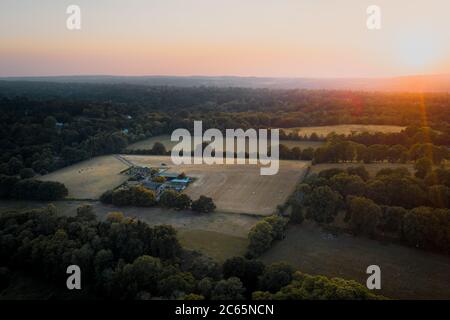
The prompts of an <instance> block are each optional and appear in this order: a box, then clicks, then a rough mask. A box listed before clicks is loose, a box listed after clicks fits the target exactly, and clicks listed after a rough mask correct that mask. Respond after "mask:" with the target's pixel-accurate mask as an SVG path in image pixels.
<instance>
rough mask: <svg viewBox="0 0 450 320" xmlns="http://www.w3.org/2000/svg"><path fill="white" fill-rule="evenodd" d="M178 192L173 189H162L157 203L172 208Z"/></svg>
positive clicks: (175, 202)
mask: <svg viewBox="0 0 450 320" xmlns="http://www.w3.org/2000/svg"><path fill="white" fill-rule="evenodd" d="M177 198H178V192H176V191H175V190H171V189H169V190H164V192H163V193H162V194H161V195H160V197H159V204H160V205H161V206H163V207H166V208H173V207H175V206H176V204H177Z"/></svg>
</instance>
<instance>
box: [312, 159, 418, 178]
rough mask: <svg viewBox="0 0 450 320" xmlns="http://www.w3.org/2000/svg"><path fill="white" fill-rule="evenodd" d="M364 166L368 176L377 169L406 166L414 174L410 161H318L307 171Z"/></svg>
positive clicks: (374, 173) (317, 171)
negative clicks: (366, 162)
mask: <svg viewBox="0 0 450 320" xmlns="http://www.w3.org/2000/svg"><path fill="white" fill-rule="evenodd" d="M358 166H364V167H365V168H366V170H367V172H369V174H370V176H372V177H374V176H375V175H376V173H377V172H378V171H380V170H381V169H384V168H392V169H395V168H406V169H408V171H409V172H410V173H411V174H414V165H413V164H410V163H406V164H403V163H388V162H384V163H368V164H365V163H320V164H315V165H313V166H311V170H310V171H309V173H310V174H311V173H319V172H320V171H322V170H326V169H331V168H339V169H344V170H345V169H347V168H348V167H358Z"/></svg>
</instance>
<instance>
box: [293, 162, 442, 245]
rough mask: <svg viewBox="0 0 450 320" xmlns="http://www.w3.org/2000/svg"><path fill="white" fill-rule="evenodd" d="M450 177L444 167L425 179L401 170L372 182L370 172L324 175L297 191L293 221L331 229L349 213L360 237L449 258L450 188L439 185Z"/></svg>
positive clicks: (390, 171)
mask: <svg viewBox="0 0 450 320" xmlns="http://www.w3.org/2000/svg"><path fill="white" fill-rule="evenodd" d="M418 173H419V175H421V173H420V171H419V170H417V171H416V175H418ZM449 174H450V172H449V170H445V169H443V168H439V169H436V170H434V171H429V172H428V173H427V174H426V176H425V179H420V178H418V177H414V178H413V177H411V176H410V174H409V172H408V170H406V169H404V168H398V169H382V170H380V171H379V172H378V173H377V174H376V176H375V177H374V178H370V177H369V174H368V172H367V171H366V170H365V169H364V167H350V168H348V169H347V170H346V171H344V170H342V169H338V168H333V169H328V170H324V171H321V172H320V173H319V174H318V175H314V174H313V175H310V176H309V177H308V178H307V179H306V180H305V183H302V184H299V185H298V186H297V188H296V190H295V192H294V193H293V195H292V196H291V197H290V199H289V204H291V205H292V214H291V221H292V222H294V223H301V222H302V221H303V219H304V218H309V219H313V220H315V221H317V222H319V223H326V224H328V223H332V222H333V221H334V220H335V218H336V216H337V215H338V213H339V212H340V211H343V212H345V217H346V218H345V220H346V221H347V222H348V225H349V227H350V229H351V230H352V231H353V232H354V233H355V234H365V235H368V236H376V237H386V236H388V237H394V238H398V239H401V240H403V241H404V242H405V243H407V244H409V245H413V246H416V247H420V248H426V249H432V250H439V251H442V252H447V253H448V252H450V210H449V207H450V203H449V199H450V186H449V185H444V184H438V183H447V184H448V182H450V181H448V175H449ZM438 177H439V178H438ZM434 178H438V179H434ZM439 179H441V180H439ZM444 179H446V180H445V181H444Z"/></svg>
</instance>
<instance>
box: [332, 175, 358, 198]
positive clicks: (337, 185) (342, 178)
mask: <svg viewBox="0 0 450 320" xmlns="http://www.w3.org/2000/svg"><path fill="white" fill-rule="evenodd" d="M330 185H331V187H332V188H333V189H334V190H336V191H338V192H339V193H340V194H341V195H342V197H344V198H345V197H346V196H348V195H356V196H361V195H363V194H364V193H365V190H366V184H365V183H364V181H363V180H362V179H361V178H360V177H359V176H356V175H348V174H346V173H340V174H338V175H335V176H333V177H332V178H331V179H330Z"/></svg>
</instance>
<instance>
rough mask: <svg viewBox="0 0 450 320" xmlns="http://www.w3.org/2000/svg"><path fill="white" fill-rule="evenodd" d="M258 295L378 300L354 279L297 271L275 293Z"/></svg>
mask: <svg viewBox="0 0 450 320" xmlns="http://www.w3.org/2000/svg"><path fill="white" fill-rule="evenodd" d="M257 296H258V297H268V298H269V299H277V300H378V299H383V297H382V296H379V295H375V294H373V293H372V292H370V290H368V289H367V288H366V287H364V286H362V285H361V284H359V283H357V282H356V281H353V280H344V279H341V278H332V279H329V278H327V277H324V276H311V275H308V274H303V273H301V272H300V271H297V272H295V274H294V275H293V281H292V282H291V283H290V284H288V285H287V286H285V287H283V288H281V290H280V291H278V292H277V293H275V294H272V295H270V296H269V295H268V294H267V293H258V295H257Z"/></svg>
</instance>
